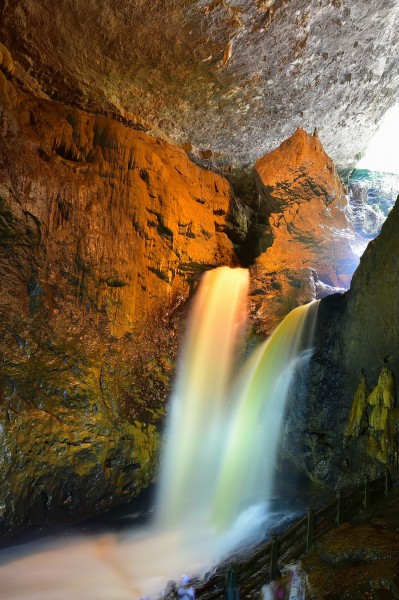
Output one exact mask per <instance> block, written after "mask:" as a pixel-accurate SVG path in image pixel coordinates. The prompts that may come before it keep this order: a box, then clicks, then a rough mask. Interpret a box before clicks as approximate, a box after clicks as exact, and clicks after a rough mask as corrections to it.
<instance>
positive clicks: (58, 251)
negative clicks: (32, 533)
mask: <svg viewBox="0 0 399 600" xmlns="http://www.w3.org/2000/svg"><path fill="white" fill-rule="evenodd" d="M0 94H1V96H0V103H1V145H0V180H1V185H0V253H1V258H0V278H1V291H0V307H1V317H0V353H1V370H0V399H1V403H0V464H1V469H0V507H1V513H0V517H1V519H0V532H2V533H4V532H5V531H8V530H9V529H12V528H14V529H15V528H16V527H19V526H27V525H30V524H33V523H35V522H43V521H45V520H46V519H47V517H52V518H53V517H57V518H62V517H68V516H71V515H73V514H77V513H88V512H90V513H93V512H95V511H100V510H104V509H105V508H107V507H108V506H110V505H113V504H117V503H120V502H122V501H124V500H128V499H130V498H131V497H133V496H134V495H136V494H137V493H138V492H139V491H140V489H142V488H143V487H145V486H146V485H148V483H149V482H150V481H151V480H152V478H153V476H154V471H155V467H156V460H157V451H158V437H159V435H158V430H157V427H158V425H159V422H160V420H162V419H163V416H164V401H165V399H166V396H167V394H168V390H169V382H170V377H171V373H172V370H173V357H174V355H175V350H176V344H177V337H178V324H177V321H178V318H179V310H180V309H179V306H180V305H181V304H182V302H183V300H184V299H185V298H186V297H187V295H188V293H189V291H190V288H191V287H192V286H193V285H194V284H195V280H196V278H197V277H198V274H199V273H201V272H202V271H203V270H204V269H205V268H211V267H213V266H216V265H219V264H227V265H232V264H234V262H235V254H234V250H233V244H232V242H231V241H230V239H229V237H228V235H227V233H228V232H229V231H230V229H231V228H232V225H231V223H230V221H229V218H230V217H229V215H230V213H231V211H232V208H231V191H230V187H229V184H228V183H227V182H226V181H225V180H224V179H223V178H221V177H220V176H218V175H215V174H213V173H211V172H207V171H203V170H201V169H199V168H198V167H196V166H195V165H193V164H192V163H191V162H190V161H189V160H188V158H187V157H186V155H185V153H184V152H183V151H182V150H179V149H177V148H176V147H172V146H170V145H168V144H166V143H165V142H163V141H156V140H155V139H154V138H152V137H150V136H148V135H147V134H144V133H140V132H137V131H133V130H131V129H128V128H126V127H125V126H123V125H121V124H119V123H117V122H114V121H111V120H109V119H106V118H101V117H91V116H89V115H87V114H85V113H83V112H80V111H78V110H76V109H73V108H68V107H65V106H62V105H60V104H57V103H55V102H50V101H47V100H42V99H37V98H34V97H33V96H30V95H29V94H26V93H23V92H21V91H20V90H19V89H18V88H17V87H14V85H13V83H12V82H11V81H9V80H7V79H6V78H5V77H4V76H3V74H1V73H0ZM233 212H234V211H233ZM226 232H227V233H226ZM180 312H181V311H180Z"/></svg>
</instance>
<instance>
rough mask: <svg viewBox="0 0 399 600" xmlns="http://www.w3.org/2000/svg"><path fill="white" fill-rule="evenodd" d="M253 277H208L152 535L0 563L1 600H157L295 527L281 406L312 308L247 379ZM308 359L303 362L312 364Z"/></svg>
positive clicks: (235, 273)
mask: <svg viewBox="0 0 399 600" xmlns="http://www.w3.org/2000/svg"><path fill="white" fill-rule="evenodd" d="M247 289H248V272H247V271H246V270H244V269H229V268H227V267H222V268H219V269H216V270H214V271H210V272H208V273H206V274H205V276H204V278H203V280H202V283H201V285H200V287H199V290H198V292H197V294H196V297H195V300H194V306H193V311H192V316H191V318H190V322H189V326H188V332H187V334H186V339H185V343H184V345H183V353H182V356H181V358H180V360H179V365H178V374H177V378H176V383H175V386H174V391H173V394H172V398H171V408H170V417H169V422H168V426H167V429H166V436H165V437H166V442H165V448H164V451H163V459H162V466H161V475H160V485H159V493H158V496H157V502H156V507H155V515H154V519H153V522H152V524H150V525H147V526H145V527H141V528H140V529H138V530H126V531H124V532H123V533H122V532H120V533H119V534H116V533H109V534H105V535H96V536H90V537H77V538H72V539H68V540H59V539H58V540H57V539H52V540H42V541H39V542H32V543H28V544H23V545H22V546H14V547H13V548H10V549H4V550H1V551H0V598H1V599H3V598H4V599H8V600H19V599H20V600H22V599H23V600H70V599H71V598H73V599H74V600H90V599H93V600H102V599H104V600H105V599H107V600H119V599H120V600H125V599H130V600H131V599H135V598H139V597H140V596H143V595H147V596H151V597H156V596H158V595H159V594H160V593H161V591H162V589H164V587H165V586H166V584H167V582H168V581H169V580H171V579H174V580H177V579H179V578H180V577H181V576H182V575H183V574H189V575H194V574H201V573H204V572H205V571H207V570H208V569H209V568H210V566H211V565H213V564H215V563H217V562H218V561H220V560H221V559H222V558H223V557H225V556H226V555H227V554H228V553H229V552H231V551H232V550H234V549H235V548H237V547H240V546H242V545H243V544H254V543H256V542H257V541H259V540H260V539H262V538H263V537H264V535H265V530H267V529H270V528H272V527H275V526H276V525H278V524H281V523H283V522H284V521H285V520H287V519H289V518H292V511H289V510H286V511H284V510H283V511H281V510H280V511H278V510H277V511H276V507H275V506H273V477H274V470H275V462H276V452H277V447H278V443H279V439H280V432H281V423H282V419H283V415H284V410H285V402H286V398H287V395H288V392H289V388H290V385H291V383H292V378H293V375H294V373H295V371H296V369H298V368H303V367H304V364H305V363H306V357H309V347H310V346H311V339H310V338H311V330H312V327H313V323H314V319H315V315H316V306H315V305H310V306H309V305H308V306H306V307H299V308H297V309H295V310H294V311H293V312H292V313H290V315H288V316H287V317H286V319H285V320H284V321H283V322H282V323H281V325H280V326H279V327H278V328H277V329H276V331H275V332H274V333H273V335H272V336H271V337H270V338H269V340H268V341H267V342H266V343H265V344H263V345H262V346H261V347H259V348H258V349H257V350H256V351H255V352H254V353H253V355H252V356H251V357H250V359H249V360H248V361H247V364H246V365H244V367H243V368H242V369H239V368H238V364H239V358H240V348H241V350H242V347H243V338H244V333H245V329H246V317H247V307H246V297H247ZM304 357H305V358H304Z"/></svg>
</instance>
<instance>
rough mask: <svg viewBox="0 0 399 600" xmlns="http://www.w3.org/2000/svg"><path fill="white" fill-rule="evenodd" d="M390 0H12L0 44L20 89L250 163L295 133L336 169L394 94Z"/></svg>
mask: <svg viewBox="0 0 399 600" xmlns="http://www.w3.org/2000/svg"><path fill="white" fill-rule="evenodd" d="M398 11H399V5H398V3H397V2H396V0H369V1H367V2H359V1H358V0H333V1H331V0H293V1H290V2H287V1H286V0H259V1H257V2H249V1H247V0H233V1H231V2H225V1H222V0H162V1H161V0H155V1H151V2H149V1H145V0H140V1H135V2H133V1H129V0H103V1H102V2H101V3H100V2H97V1H95V0H74V1H73V2H67V3H61V2H53V1H52V0H13V1H12V2H7V3H6V5H5V7H4V10H2V15H1V16H2V20H1V21H2V22H1V26H0V35H1V38H2V41H3V42H4V44H5V45H6V46H7V47H8V49H9V50H10V51H11V54H12V56H13V57H14V59H15V62H16V73H17V74H18V77H20V78H21V79H22V80H23V81H24V82H25V85H27V86H29V87H30V88H32V89H35V90H36V93H39V92H40V93H43V94H45V95H46V96H48V97H51V98H54V99H57V100H60V101H62V102H65V103H67V104H70V105H73V106H79V107H82V108H84V109H87V110H89V111H91V112H95V113H96V114H103V115H114V116H116V117H118V118H119V119H122V120H126V121H127V122H129V123H130V124H133V125H135V126H137V127H142V128H145V129H149V130H152V129H156V130H157V131H160V132H163V133H165V134H167V135H169V136H171V137H172V138H173V139H174V140H176V141H177V142H179V143H187V144H188V145H187V149H190V146H189V144H191V145H193V146H194V150H197V152H198V156H199V157H201V158H202V159H204V160H208V161H212V160H215V161H216V162H222V163H223V162H224V161H227V162H232V161H236V162H238V163H239V164H243V163H248V162H249V163H253V162H255V160H256V159H257V158H258V157H259V156H262V155H263V154H265V153H266V152H270V151H271V150H272V149H273V148H275V147H276V146H277V145H278V144H280V143H281V142H282V141H283V140H284V139H286V138H287V137H289V136H290V135H292V133H293V131H294V130H295V128H296V127H297V126H298V125H299V126H301V127H303V128H304V129H307V130H309V131H312V130H313V128H314V127H316V126H317V127H318V128H319V131H320V136H321V138H322V139H323V141H324V143H325V147H326V150H327V152H328V153H329V154H330V155H331V156H332V158H333V160H334V162H335V164H336V165H337V167H338V168H340V169H341V168H345V167H347V166H348V165H349V164H352V163H353V162H354V159H355V156H356V154H357V153H359V152H361V151H362V150H364V148H365V146H366V145H367V141H368V139H369V138H370V135H371V134H372V133H373V131H374V130H375V128H376V126H377V123H378V121H379V119H380V118H381V116H382V115H383V114H384V112H385V111H386V110H387V108H388V107H389V106H391V105H392V104H393V103H394V102H395V99H396V97H397V92H398V89H399V74H398V70H397V60H396V57H397V56H398V51H399V39H398V36H397V35H395V33H396V31H397V18H398Z"/></svg>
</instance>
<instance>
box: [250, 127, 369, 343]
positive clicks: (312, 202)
mask: <svg viewBox="0 0 399 600" xmlns="http://www.w3.org/2000/svg"><path fill="white" fill-rule="evenodd" d="M255 173H256V179H257V182H258V190H259V212H260V214H262V215H265V216H266V219H265V221H266V223H265V225H264V228H263V231H262V233H261V234H260V235H259V241H258V246H259V249H258V252H259V256H258V258H257V259H256V261H255V265H254V266H253V267H252V268H251V275H252V300H253V305H254V311H255V316H256V320H257V321H258V322H259V324H260V328H261V329H262V330H264V329H265V327H266V331H267V332H270V331H272V330H273V328H274V326H275V325H276V324H277V323H278V320H281V318H282V317H283V316H285V314H287V313H288V312H289V311H290V310H291V309H292V308H294V307H295V306H297V305H298V304H303V303H304V302H308V301H310V300H313V299H315V298H316V297H318V298H321V297H323V296H325V295H326V291H328V292H330V293H331V290H332V289H334V288H340V289H347V288H348V287H349V283H350V280H351V277H352V274H353V272H354V270H355V268H356V266H357V264H358V262H359V259H358V257H357V256H356V254H355V253H354V251H353V248H354V247H355V245H356V235H355V232H354V231H353V227H352V225H351V223H350V222H349V220H348V216H347V210H348V201H347V198H346V196H345V193H344V189H343V187H342V183H341V181H340V179H339V176H338V173H337V171H336V169H335V167H334V165H333V163H332V161H331V159H330V158H329V156H327V154H326V153H325V152H324V150H323V147H322V144H321V142H320V140H319V138H318V135H317V133H315V135H309V134H308V133H306V132H305V131H303V130H302V129H298V130H297V131H296V132H295V133H294V135H292V136H291V137H290V138H289V139H288V140H286V141H284V142H283V143H282V144H281V146H280V147H279V148H277V149H276V150H274V151H273V152H271V153H270V154H267V155H266V156H264V157H263V158H261V159H259V160H258V161H257V162H256V165H255Z"/></svg>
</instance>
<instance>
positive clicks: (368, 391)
mask: <svg viewBox="0 0 399 600" xmlns="http://www.w3.org/2000/svg"><path fill="white" fill-rule="evenodd" d="M398 226H399V203H398V201H397V202H396V204H395V206H394V208H393V209H392V211H391V212H390V214H389V216H388V218H387V220H386V222H385V223H384V225H383V227H382V229H381V233H380V235H379V236H378V237H377V238H376V239H375V240H373V241H372V242H370V244H369V245H368V247H367V249H366V251H365V253H364V255H363V256H362V258H361V260H360V265H359V267H358V269H357V270H356V272H355V274H354V276H353V279H352V283H351V288H350V290H349V291H348V292H347V293H346V294H339V295H333V296H330V297H329V298H325V299H324V300H322V301H321V303H320V308H319V319H318V325H317V328H316V334H315V348H316V351H315V355H314V359H313V362H312V364H311V369H310V373H308V374H307V375H303V374H302V376H301V378H300V379H298V381H297V385H296V389H295V390H293V395H292V403H291V406H290V409H289V414H288V423H287V435H286V438H285V444H286V453H287V455H289V456H290V458H291V459H292V460H294V462H297V464H298V465H299V464H302V466H305V469H306V470H307V472H308V473H309V474H311V476H312V477H313V478H315V479H316V480H318V481H323V482H330V483H331V484H334V485H336V484H337V483H339V482H341V483H342V482H343V483H345V482H348V481H353V480H360V479H361V478H362V477H364V476H365V475H366V474H369V475H370V474H378V473H380V472H381V470H383V469H385V468H386V467H389V468H390V469H391V471H392V472H393V473H396V472H397V471H396V470H397V457H398V433H399V414H398V408H397V405H396V402H397V401H396V398H397V382H398V379H399V358H398V350H397V349H398V347H399V325H398V324H399V304H398V297H399V279H398V264H399V238H398V235H397V231H398Z"/></svg>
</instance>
